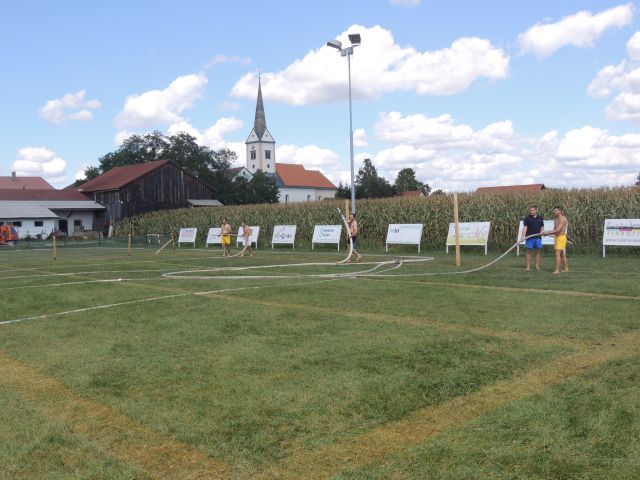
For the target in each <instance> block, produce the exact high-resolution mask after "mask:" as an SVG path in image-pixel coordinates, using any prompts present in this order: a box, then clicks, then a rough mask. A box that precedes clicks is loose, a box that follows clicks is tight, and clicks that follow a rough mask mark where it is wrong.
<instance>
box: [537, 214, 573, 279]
mask: <svg viewBox="0 0 640 480" xmlns="http://www.w3.org/2000/svg"><path fill="white" fill-rule="evenodd" d="M553 215H554V216H555V220H554V221H553V230H551V231H550V232H543V233H542V235H544V236H547V235H555V237H556V238H555V242H554V248H555V251H556V269H555V270H554V271H553V274H554V275H558V274H559V273H560V267H561V266H562V267H564V271H565V272H568V271H569V261H568V260H567V226H568V225H569V220H567V217H565V216H564V213H563V212H562V208H560V207H554V209H553Z"/></svg>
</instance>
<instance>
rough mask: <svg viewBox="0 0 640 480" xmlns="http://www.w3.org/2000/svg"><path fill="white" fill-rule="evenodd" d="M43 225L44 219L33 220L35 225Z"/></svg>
mask: <svg viewBox="0 0 640 480" xmlns="http://www.w3.org/2000/svg"><path fill="white" fill-rule="evenodd" d="M43 225H44V222H43V221H42V220H36V221H35V222H33V226H34V227H42V226H43Z"/></svg>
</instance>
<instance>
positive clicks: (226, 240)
mask: <svg viewBox="0 0 640 480" xmlns="http://www.w3.org/2000/svg"><path fill="white" fill-rule="evenodd" d="M220 234H221V235H222V256H223V257H230V256H231V224H230V223H229V221H228V220H227V219H226V218H223V219H222V231H221V232H220Z"/></svg>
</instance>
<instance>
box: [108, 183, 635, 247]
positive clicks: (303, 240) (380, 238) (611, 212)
mask: <svg viewBox="0 0 640 480" xmlns="http://www.w3.org/2000/svg"><path fill="white" fill-rule="evenodd" d="M458 205H459V218H460V221H461V222H481V221H490V222H491V232H490V235H489V248H490V249H494V250H504V249H506V248H508V247H510V246H511V245H513V243H514V242H515V241H516V237H517V233H518V223H519V221H520V220H522V219H523V218H524V217H525V216H526V215H527V214H528V210H529V207H530V206H531V205H538V212H539V213H540V214H542V215H543V216H544V217H545V218H546V219H551V218H552V217H553V215H552V209H553V207H554V206H556V205H559V206H561V207H562V208H563V209H564V212H565V214H566V216H567V217H568V219H569V224H570V227H569V235H570V236H571V238H572V239H573V240H574V241H575V242H576V247H575V248H574V251H577V252H591V253H593V252H597V251H600V250H601V248H602V231H603V225H604V220H605V219H606V218H640V188H637V187H630V188H616V189H607V188H600V189H576V190H560V189H547V190H543V191H540V192H535V193H531V192H499V193H491V194H489V193H485V194H459V195H458ZM337 207H340V208H341V209H344V201H343V200H325V201H321V202H311V203H291V204H264V205H243V206H226V207H212V208H189V209H178V210H163V211H157V212H152V213H149V214H145V215H141V216H138V217H133V218H128V219H124V220H123V221H122V222H121V223H120V224H119V225H118V226H117V229H116V235H117V236H126V235H127V234H128V233H129V232H131V231H133V232H134V235H135V236H138V235H145V234H147V233H158V234H171V233H173V234H176V238H177V233H178V231H179V229H180V228H183V227H197V228H198V243H200V244H204V241H205V238H206V235H207V231H208V230H209V228H210V227H217V226H220V223H221V220H222V218H223V217H226V218H228V219H229V222H230V223H231V225H232V227H233V228H234V231H235V230H236V229H237V228H238V226H239V225H240V222H241V221H242V220H244V221H246V222H247V223H249V224H250V225H259V226H260V239H259V241H260V244H262V245H269V244H270V242H271V237H272V234H273V228H274V226H275V225H297V226H298V228H297V233H296V246H309V245H310V244H311V238H312V236H313V229H314V226H315V225H334V224H341V223H342V221H341V220H340V218H339V217H338V215H337V213H336V208H337ZM357 211H358V224H359V225H360V235H359V237H358V240H359V242H360V244H361V245H362V246H367V247H382V246H384V241H385V238H386V234H387V226H388V225H389V224H390V223H422V224H423V225H424V231H423V234H422V248H424V249H427V250H440V249H444V245H445V241H446V237H447V232H448V229H449V223H450V222H452V221H453V196H452V195H434V196H430V197H413V198H403V197H394V198H385V199H362V200H358V201H357Z"/></svg>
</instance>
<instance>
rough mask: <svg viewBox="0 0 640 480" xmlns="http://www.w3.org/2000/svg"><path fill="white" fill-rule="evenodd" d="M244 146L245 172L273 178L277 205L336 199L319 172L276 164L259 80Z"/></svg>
mask: <svg viewBox="0 0 640 480" xmlns="http://www.w3.org/2000/svg"><path fill="white" fill-rule="evenodd" d="M245 145H246V149H247V150H246V152H247V168H246V169H247V170H248V171H249V173H251V174H254V173H256V172H257V171H258V170H261V171H262V172H264V173H266V174H267V175H272V176H275V179H276V186H277V187H278V191H279V193H280V197H279V198H280V202H283V203H289V202H309V201H316V200H323V199H325V198H333V197H335V195H336V192H337V191H338V189H337V187H336V186H335V185H334V184H333V183H331V181H330V180H329V179H328V178H327V177H325V176H324V175H323V174H322V172H319V171H317V170H307V169H305V168H304V166H302V165H299V164H294V163H277V162H276V141H275V140H274V139H273V137H272V136H271V133H270V132H269V130H268V129H267V121H266V116H265V113H264V103H263V100H262V87H261V85H260V80H258V99H257V101H256V115H255V120H254V123H253V129H252V130H251V133H250V134H249V137H247V140H246V141H245Z"/></svg>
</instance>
